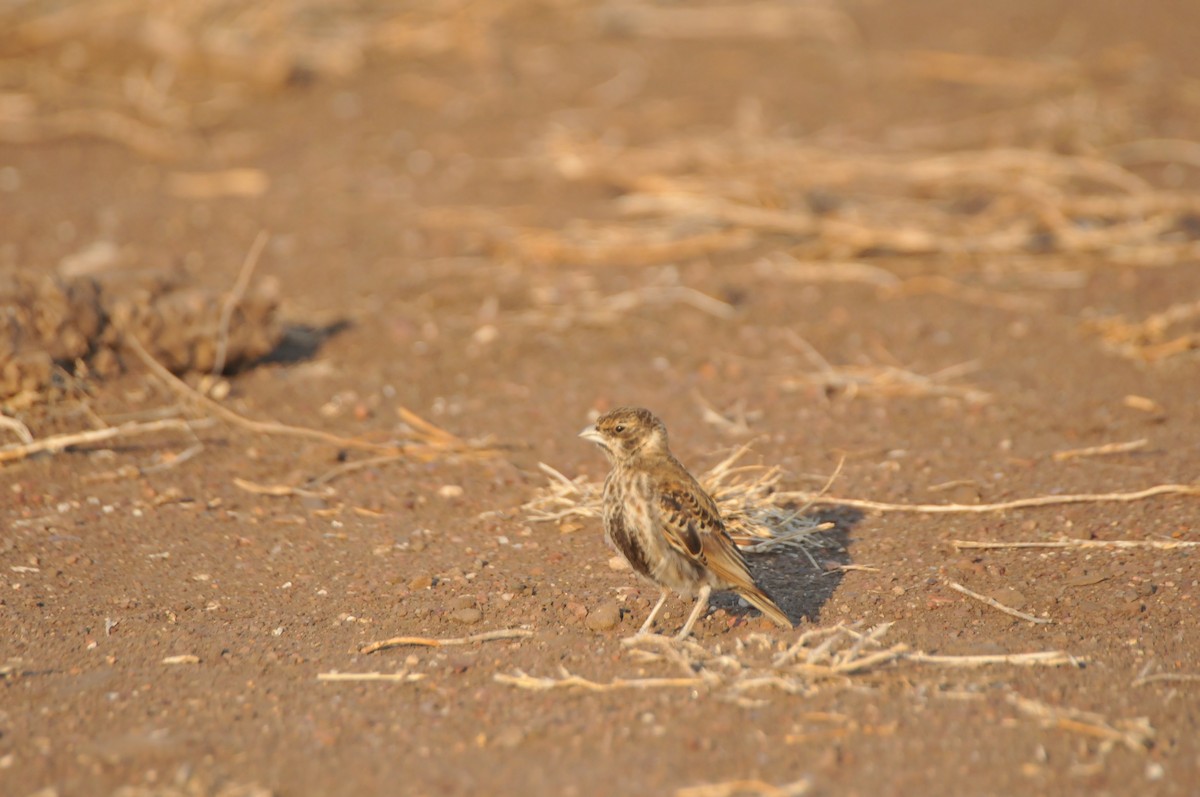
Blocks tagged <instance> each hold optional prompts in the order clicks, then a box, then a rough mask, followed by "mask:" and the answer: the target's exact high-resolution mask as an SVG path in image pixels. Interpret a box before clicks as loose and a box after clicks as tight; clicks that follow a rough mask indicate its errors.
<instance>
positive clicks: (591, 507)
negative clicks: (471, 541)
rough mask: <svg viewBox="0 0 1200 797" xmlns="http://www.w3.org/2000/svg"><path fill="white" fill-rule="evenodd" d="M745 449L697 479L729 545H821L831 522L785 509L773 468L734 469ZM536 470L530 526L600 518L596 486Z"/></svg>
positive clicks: (754, 549)
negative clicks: (538, 483)
mask: <svg viewBox="0 0 1200 797" xmlns="http://www.w3.org/2000/svg"><path fill="white" fill-rule="evenodd" d="M749 450H750V448H749V444H747V445H743V446H741V447H739V448H737V449H735V450H734V451H733V452H732V453H731V454H730V455H729V456H727V457H726V458H725V459H723V460H721V461H720V462H718V463H717V464H716V465H714V466H713V467H712V468H711V469H710V470H708V471H707V472H705V473H704V474H702V475H701V476H700V478H699V481H700V484H701V485H702V486H703V487H704V489H705V490H707V491H708V492H709V494H710V495H711V496H712V497H713V499H714V500H715V501H716V502H717V505H718V507H720V509H721V517H722V518H723V519H724V521H725V527H726V530H727V531H728V532H729V535H730V536H731V537H732V538H733V540H734V542H736V543H737V544H738V546H739V547H741V548H742V549H743V550H745V551H747V552H749V553H767V552H770V551H773V550H779V549H782V548H798V549H800V550H802V551H803V550H806V549H807V548H817V547H821V544H822V541H821V540H820V538H819V537H818V536H817V535H818V534H819V533H820V532H822V531H825V530H827V529H829V528H832V524H828V523H824V524H823V523H818V522H817V521H815V520H813V519H812V518H808V517H804V516H803V512H804V509H803V508H801V509H798V510H793V509H788V508H785V506H784V502H782V501H779V500H778V499H777V496H778V495H779V493H777V492H776V491H775V490H776V485H777V484H778V483H779V480H780V479H781V478H782V477H783V472H782V471H781V470H780V469H779V468H777V467H768V466H764V465H749V466H738V465H737V462H738V461H739V460H740V459H741V458H742V457H744V456H745V455H746V453H747V452H748V451H749ZM538 467H539V468H540V469H541V470H542V472H543V473H545V474H546V475H547V476H548V477H549V483H548V484H547V485H546V486H545V487H543V488H542V489H541V490H539V491H538V492H537V494H535V495H534V497H533V498H532V499H531V500H530V501H528V502H526V503H525V504H523V505H522V506H521V509H522V511H523V512H524V513H525V516H526V517H527V518H529V519H530V520H531V521H533V522H561V521H563V520H566V519H568V518H598V517H600V516H601V514H602V504H603V489H604V486H603V484H602V483H600V482H592V481H589V480H588V479H587V477H586V476H580V477H577V478H575V479H570V478H568V477H567V476H565V475H563V474H562V473H560V472H559V471H557V470H555V469H554V468H552V467H550V466H549V465H547V464H545V463H538ZM809 558H810V559H811V558H812V556H811V554H809Z"/></svg>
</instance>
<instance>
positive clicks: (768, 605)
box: [737, 585, 796, 630]
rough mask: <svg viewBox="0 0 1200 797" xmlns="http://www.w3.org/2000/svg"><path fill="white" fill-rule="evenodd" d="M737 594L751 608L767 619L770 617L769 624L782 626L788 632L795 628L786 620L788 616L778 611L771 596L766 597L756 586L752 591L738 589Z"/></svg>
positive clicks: (781, 610) (780, 610)
mask: <svg viewBox="0 0 1200 797" xmlns="http://www.w3.org/2000/svg"><path fill="white" fill-rule="evenodd" d="M737 594H738V595H740V596H742V597H743V598H745V599H746V602H747V603H749V604H750V605H751V606H753V607H754V608H756V609H758V610H759V611H760V612H762V613H763V614H765V615H766V616H767V617H770V618H771V622H773V623H775V624H776V625H779V626H782V627H783V628H786V629H788V630H791V629H793V628H795V627H796V626H794V625H792V621H791V620H789V619H788V616H787V615H786V614H784V613H783V609H780V608H779V607H778V606H777V605H776V604H775V601H774V600H773V599H772V598H771V596H770V595H768V594H767V593H766V592H765V591H764V590H763V589H762V588H761V587H759V586H757V585H756V586H755V587H754V588H752V589H739V590H738V591H737Z"/></svg>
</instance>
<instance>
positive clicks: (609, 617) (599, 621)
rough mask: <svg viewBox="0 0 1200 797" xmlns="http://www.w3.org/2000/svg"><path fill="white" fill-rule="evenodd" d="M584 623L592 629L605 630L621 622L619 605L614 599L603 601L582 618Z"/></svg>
mask: <svg viewBox="0 0 1200 797" xmlns="http://www.w3.org/2000/svg"><path fill="white" fill-rule="evenodd" d="M583 622H584V624H585V625H586V626H587V627H588V628H590V629H591V630H593V631H607V630H609V629H610V628H616V626H617V624H618V623H620V622H621V607H620V606H618V605H617V602H616V601H605V602H604V603H602V604H600V605H599V606H597V607H596V608H595V609H593V610H592V611H591V612H589V613H588V616H587V617H586V618H584V621H583Z"/></svg>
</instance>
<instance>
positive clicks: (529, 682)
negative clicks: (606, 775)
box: [492, 669, 712, 692]
mask: <svg viewBox="0 0 1200 797" xmlns="http://www.w3.org/2000/svg"><path fill="white" fill-rule="evenodd" d="M560 673H561V674H560V676H559V677H558V678H535V677H534V676H532V675H529V674H527V673H525V672H523V671H521V670H516V671H514V672H513V674H512V675H505V674H504V673H499V672H498V673H496V674H495V675H493V676H492V678H493V679H494V680H495V681H496V683H501V684H507V685H508V686H515V687H517V688H518V689H529V690H532V691H534V692H544V691H547V690H549V689H574V688H577V689H582V690H584V691H585V692H613V691H618V690H621V689H676V688H679V687H684V688H693V689H694V688H696V687H699V686H705V685H708V684H709V683H710V681H711V680H712V679H711V678H708V677H699V678H614V679H613V680H611V681H608V682H600V681H592V680H589V679H587V678H583V677H581V676H578V675H572V674H571V673H570V672H568V671H567V670H566V669H563V670H561V671H560Z"/></svg>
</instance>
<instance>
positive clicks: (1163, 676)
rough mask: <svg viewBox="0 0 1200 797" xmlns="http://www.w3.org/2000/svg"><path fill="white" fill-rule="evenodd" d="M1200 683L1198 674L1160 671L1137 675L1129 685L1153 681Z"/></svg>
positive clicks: (1142, 684) (1140, 684) (1151, 682)
mask: <svg viewBox="0 0 1200 797" xmlns="http://www.w3.org/2000/svg"><path fill="white" fill-rule="evenodd" d="M1163 682H1167V683H1200V674H1197V673H1186V672H1160V673H1154V674H1153V675H1139V676H1138V677H1137V678H1135V679H1134V680H1133V683H1132V684H1130V685H1131V686H1145V685H1146V684H1154V683H1163Z"/></svg>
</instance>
